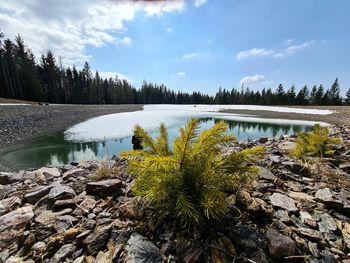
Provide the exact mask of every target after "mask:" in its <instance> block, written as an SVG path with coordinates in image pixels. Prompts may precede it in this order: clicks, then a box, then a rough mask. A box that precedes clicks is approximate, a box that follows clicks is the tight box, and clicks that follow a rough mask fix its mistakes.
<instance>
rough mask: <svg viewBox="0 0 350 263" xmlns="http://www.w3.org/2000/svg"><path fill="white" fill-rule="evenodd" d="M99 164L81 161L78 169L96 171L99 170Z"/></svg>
mask: <svg viewBox="0 0 350 263" xmlns="http://www.w3.org/2000/svg"><path fill="white" fill-rule="evenodd" d="M98 165H99V163H98V162H97V161H81V162H79V164H78V168H82V169H88V170H94V169H96V168H98Z"/></svg>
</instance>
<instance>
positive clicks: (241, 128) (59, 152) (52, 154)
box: [0, 117, 311, 170]
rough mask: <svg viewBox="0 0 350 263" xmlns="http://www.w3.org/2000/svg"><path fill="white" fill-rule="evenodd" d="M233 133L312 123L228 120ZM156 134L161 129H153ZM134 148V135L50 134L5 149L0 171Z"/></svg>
mask: <svg viewBox="0 0 350 263" xmlns="http://www.w3.org/2000/svg"><path fill="white" fill-rule="evenodd" d="M200 121H201V129H207V128H209V127H211V126H212V125H214V123H216V122H218V121H220V119H219V118H216V117H209V118H200ZM225 121H226V122H227V123H228V125H229V133H231V134H234V135H235V136H236V137H237V139H238V140H242V139H245V138H250V139H257V138H260V137H272V136H279V135H283V134H293V133H297V132H299V131H305V130H310V129H311V126H301V125H288V124H282V125H279V124H269V123H256V122H242V121H234V120H225ZM185 123H186V119H183V122H182V123H181V124H179V125H177V126H175V127H171V128H169V137H170V143H171V142H172V140H173V139H174V138H175V137H176V136H177V134H178V129H179V127H182V126H184V124H185ZM151 134H152V136H156V135H157V132H152V133H151ZM129 149H132V145H131V136H129V137H125V138H122V139H119V138H118V139H108V140H103V141H98V142H96V141H95V142H76V141H74V142H73V141H70V140H67V139H65V136H64V132H60V133H57V134H54V135H51V136H46V137H43V138H40V139H38V140H35V141H32V142H30V143H26V144H22V145H18V146H16V147H11V148H8V149H4V150H2V151H1V152H0V170H4V169H5V170H6V169H7V170H9V169H28V168H38V167H42V166H47V165H50V164H51V165H64V164H68V163H70V162H79V161H81V160H96V159H102V158H106V157H111V156H113V155H114V154H118V153H119V152H120V151H123V150H129Z"/></svg>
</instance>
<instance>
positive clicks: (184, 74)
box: [171, 71, 186, 77]
mask: <svg viewBox="0 0 350 263" xmlns="http://www.w3.org/2000/svg"><path fill="white" fill-rule="evenodd" d="M171 76H172V77H184V76H186V73H185V72H183V71H179V72H177V73H174V74H172V75H171Z"/></svg>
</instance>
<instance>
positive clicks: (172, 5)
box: [136, 0, 186, 16]
mask: <svg viewBox="0 0 350 263" xmlns="http://www.w3.org/2000/svg"><path fill="white" fill-rule="evenodd" d="M136 5H137V6H138V7H140V8H141V9H143V10H144V11H145V12H146V13H147V14H148V15H149V16H162V15H164V14H165V13H170V12H174V11H182V10H183V9H184V8H185V6H186V3H185V0H172V1H138V2H137V3H136Z"/></svg>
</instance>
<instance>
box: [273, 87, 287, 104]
mask: <svg viewBox="0 0 350 263" xmlns="http://www.w3.org/2000/svg"><path fill="white" fill-rule="evenodd" d="M275 98H276V103H275V104H280V105H283V104H285V99H286V94H285V92H284V88H283V85H282V84H279V85H278V87H277V90H276V92H275Z"/></svg>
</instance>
